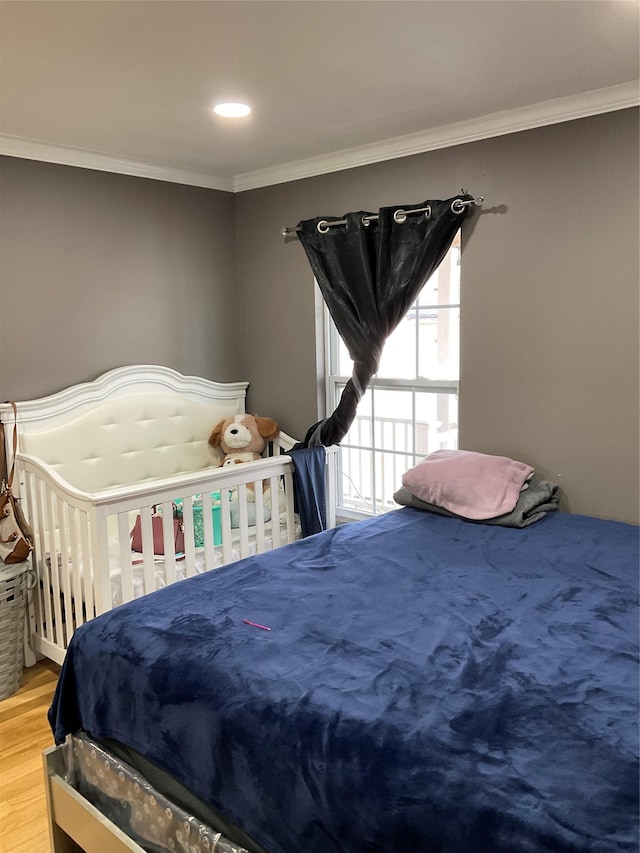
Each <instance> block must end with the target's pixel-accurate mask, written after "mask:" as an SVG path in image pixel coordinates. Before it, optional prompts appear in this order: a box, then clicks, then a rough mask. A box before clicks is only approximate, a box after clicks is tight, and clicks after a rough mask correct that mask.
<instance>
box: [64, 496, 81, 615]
mask: <svg viewBox="0 0 640 853" xmlns="http://www.w3.org/2000/svg"><path fill="white" fill-rule="evenodd" d="M68 514H69V546H70V554H71V584H72V588H73V603H74V604H73V621H74V627H75V628H77V627H79V626H80V625H83V624H84V622H85V612H84V610H85V604H84V599H83V595H82V562H81V558H80V545H79V543H78V537H79V534H80V530H79V523H78V515H79V511H78V509H77V508H76V507H72V506H69V507H68Z"/></svg>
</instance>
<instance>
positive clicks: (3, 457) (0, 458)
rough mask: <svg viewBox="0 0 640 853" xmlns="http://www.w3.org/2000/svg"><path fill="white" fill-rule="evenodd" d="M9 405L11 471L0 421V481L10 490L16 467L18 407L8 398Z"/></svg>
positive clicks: (2, 425)
mask: <svg viewBox="0 0 640 853" xmlns="http://www.w3.org/2000/svg"><path fill="white" fill-rule="evenodd" d="M8 402H9V405H10V406H11V408H12V409H13V442H12V448H13V459H12V462H11V471H9V470H8V464H7V450H6V444H5V432H4V424H3V423H2V421H0V481H1V482H2V483H3V484H4V483H6V486H7V488H8V489H9V491H11V486H12V484H13V475H14V473H15V469H16V453H17V451H18V407H17V406H16V404H15V403H14V402H13V400H9V401H8Z"/></svg>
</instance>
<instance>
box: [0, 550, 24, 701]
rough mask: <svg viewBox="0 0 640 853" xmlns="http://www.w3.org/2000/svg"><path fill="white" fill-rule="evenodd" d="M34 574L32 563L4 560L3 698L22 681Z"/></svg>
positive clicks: (0, 624) (0, 594)
mask: <svg viewBox="0 0 640 853" xmlns="http://www.w3.org/2000/svg"><path fill="white" fill-rule="evenodd" d="M30 577H31V572H30V564H29V563H16V564H15V565H10V566H5V565H4V563H2V561H0V699H6V698H7V696H11V694H12V693H15V692H16V690H17V689H18V688H19V687H20V684H21V683H22V667H23V662H24V616H25V613H26V610H27V588H28V586H29V580H30Z"/></svg>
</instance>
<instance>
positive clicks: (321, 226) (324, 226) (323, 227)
mask: <svg viewBox="0 0 640 853" xmlns="http://www.w3.org/2000/svg"><path fill="white" fill-rule="evenodd" d="M316 227H317V229H318V233H319V234H326V233H327V232H328V231H329V223H328V222H327V220H326V219H321V220H320V222H318V224H317V226H316Z"/></svg>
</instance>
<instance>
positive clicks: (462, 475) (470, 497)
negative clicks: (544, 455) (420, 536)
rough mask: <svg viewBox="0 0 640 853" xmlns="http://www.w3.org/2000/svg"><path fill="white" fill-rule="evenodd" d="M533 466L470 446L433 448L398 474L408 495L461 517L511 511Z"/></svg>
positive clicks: (478, 516) (488, 515)
mask: <svg viewBox="0 0 640 853" xmlns="http://www.w3.org/2000/svg"><path fill="white" fill-rule="evenodd" d="M533 471H534V469H533V468H532V467H531V466H530V465H525V463H524V462H516V461H515V460H514V459H508V458H507V457H506V456H490V455H489V454H487V453H477V452H475V451H473V450H436V451H435V452H434V453H430V454H429V456H425V458H424V459H423V460H422V462H420V463H419V464H418V465H416V467H415V468H411V469H410V470H409V471H407V472H406V473H405V474H403V476H402V485H403V486H405V488H407V489H408V490H409V491H410V492H411V494H412V495H415V496H416V497H417V498H420V500H422V501H426V502H427V503H430V504H435V505H436V506H441V507H444V509H448V510H449V512H455V514H456V515H461V516H463V517H464V518H473V519H486V518H496V516H499V515H504V514H505V513H506V512H511V510H512V509H513V508H514V507H515V505H516V503H517V502H518V497H519V495H520V492H521V491H522V489H523V488H526V487H527V481H528V480H529V479H530V478H531V476H532V474H533Z"/></svg>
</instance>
